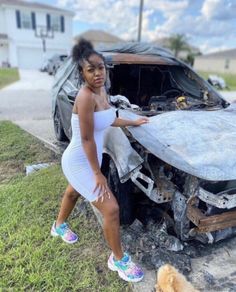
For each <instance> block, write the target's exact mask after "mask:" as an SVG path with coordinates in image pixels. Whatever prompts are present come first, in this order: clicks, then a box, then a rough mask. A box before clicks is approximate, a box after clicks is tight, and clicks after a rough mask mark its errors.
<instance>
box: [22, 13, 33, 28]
mask: <svg viewBox="0 0 236 292" xmlns="http://www.w3.org/2000/svg"><path fill="white" fill-rule="evenodd" d="M21 26H22V28H25V29H31V28H32V17H31V13H26V12H22V13H21Z"/></svg>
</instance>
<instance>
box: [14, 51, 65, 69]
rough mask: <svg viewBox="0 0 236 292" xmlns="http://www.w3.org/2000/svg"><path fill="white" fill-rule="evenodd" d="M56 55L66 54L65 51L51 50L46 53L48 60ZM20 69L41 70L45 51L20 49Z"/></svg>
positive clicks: (18, 53)
mask: <svg viewBox="0 0 236 292" xmlns="http://www.w3.org/2000/svg"><path fill="white" fill-rule="evenodd" d="M54 54H65V51H63V50H52V49H51V50H50V49H48V50H47V52H46V57H45V58H46V60H47V59H48V58H50V57H52V56H53V55H54ZM17 57H18V67H19V68H22V69H39V68H41V66H42V64H43V58H44V57H43V49H35V48H18V50H17Z"/></svg>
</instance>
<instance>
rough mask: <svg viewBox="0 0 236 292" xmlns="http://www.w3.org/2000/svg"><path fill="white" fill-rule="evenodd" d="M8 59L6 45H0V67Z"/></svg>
mask: <svg viewBox="0 0 236 292" xmlns="http://www.w3.org/2000/svg"><path fill="white" fill-rule="evenodd" d="M7 61H8V46H7V45H4V44H2V45H0V67H1V66H3V65H5V66H6V63H7Z"/></svg>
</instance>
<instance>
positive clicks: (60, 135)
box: [53, 106, 68, 142]
mask: <svg viewBox="0 0 236 292" xmlns="http://www.w3.org/2000/svg"><path fill="white" fill-rule="evenodd" d="M53 123H54V132H55V136H56V138H57V140H58V141H62V142H63V141H68V138H67V137H66V134H65V132H64V129H63V126H62V122H61V117H60V113H59V110H58V107H57V106H56V108H55V114H54V117H53Z"/></svg>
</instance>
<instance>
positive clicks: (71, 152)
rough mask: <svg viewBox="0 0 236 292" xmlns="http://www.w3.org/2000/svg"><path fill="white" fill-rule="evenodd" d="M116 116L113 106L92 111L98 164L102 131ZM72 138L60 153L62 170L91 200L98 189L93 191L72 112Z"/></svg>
mask: <svg viewBox="0 0 236 292" xmlns="http://www.w3.org/2000/svg"><path fill="white" fill-rule="evenodd" d="M115 118H116V112H115V109H114V108H109V109H106V110H102V111H98V112H94V140H95V143H96V147H97V157H98V161H99V165H100V166H101V164H102V152H103V138H104V131H105V129H106V128H107V127H109V126H110V125H111V124H112V123H113V122H114V120H115ZM71 127H72V139H71V142H70V144H69V145H68V147H67V148H66V150H65V151H64V153H63V155H62V160H61V164H62V170H63V172H64V175H65V177H66V178H67V180H68V182H69V183H70V185H71V186H72V187H73V188H74V189H75V190H76V191H77V192H78V193H80V195H82V196H83V197H84V198H86V199H87V200H88V201H90V202H92V201H95V200H96V199H97V196H98V191H96V192H95V193H93V190H94V188H95V178H94V174H93V171H92V168H91V166H90V164H89V161H88V159H87V156H86V154H85V152H84V149H83V146H82V143H81V135H80V126H79V117H78V115H77V114H74V113H72V116H71Z"/></svg>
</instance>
